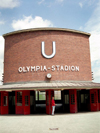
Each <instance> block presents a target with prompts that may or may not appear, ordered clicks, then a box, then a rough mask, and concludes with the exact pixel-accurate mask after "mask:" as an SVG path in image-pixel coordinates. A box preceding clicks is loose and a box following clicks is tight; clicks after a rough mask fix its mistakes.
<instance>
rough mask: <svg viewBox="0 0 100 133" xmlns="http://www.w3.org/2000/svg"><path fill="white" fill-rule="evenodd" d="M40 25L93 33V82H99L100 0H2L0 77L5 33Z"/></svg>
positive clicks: (0, 11)
mask: <svg viewBox="0 0 100 133" xmlns="http://www.w3.org/2000/svg"><path fill="white" fill-rule="evenodd" d="M37 27H59V28H68V29H75V30H80V31H85V32H89V33H91V37H90V52H91V66H92V71H93V73H94V82H99V83H100V0H0V80H1V79H2V73H3V54H4V39H3V37H2V35H3V34H5V33H8V32H12V31H16V30H20V29H28V28H37ZM0 84H1V83H0Z"/></svg>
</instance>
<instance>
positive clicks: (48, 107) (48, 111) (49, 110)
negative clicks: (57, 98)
mask: <svg viewBox="0 0 100 133" xmlns="http://www.w3.org/2000/svg"><path fill="white" fill-rule="evenodd" d="M53 96H54V90H46V114H51V113H52V105H51V100H52V97H53Z"/></svg>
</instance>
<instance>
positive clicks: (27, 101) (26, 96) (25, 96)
mask: <svg viewBox="0 0 100 133" xmlns="http://www.w3.org/2000/svg"><path fill="white" fill-rule="evenodd" d="M23 103H24V115H27V114H30V91H29V90H27V91H23Z"/></svg>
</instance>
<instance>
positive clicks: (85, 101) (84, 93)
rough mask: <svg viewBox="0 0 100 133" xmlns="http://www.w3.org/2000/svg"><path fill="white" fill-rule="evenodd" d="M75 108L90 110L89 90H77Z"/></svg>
mask: <svg viewBox="0 0 100 133" xmlns="http://www.w3.org/2000/svg"><path fill="white" fill-rule="evenodd" d="M77 108H78V112H80V111H90V92H89V90H77Z"/></svg>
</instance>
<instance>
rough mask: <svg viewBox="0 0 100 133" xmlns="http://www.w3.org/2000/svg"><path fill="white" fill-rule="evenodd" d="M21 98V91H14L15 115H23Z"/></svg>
mask: <svg viewBox="0 0 100 133" xmlns="http://www.w3.org/2000/svg"><path fill="white" fill-rule="evenodd" d="M22 97H23V91H15V105H16V114H24V108H23V100H22Z"/></svg>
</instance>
